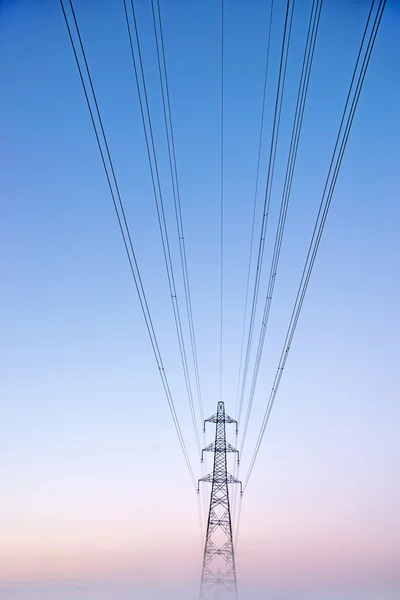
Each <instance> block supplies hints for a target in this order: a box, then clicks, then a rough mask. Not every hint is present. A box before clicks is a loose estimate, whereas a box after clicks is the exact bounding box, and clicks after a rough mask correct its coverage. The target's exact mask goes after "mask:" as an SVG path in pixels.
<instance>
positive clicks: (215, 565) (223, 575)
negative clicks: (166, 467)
mask: <svg viewBox="0 0 400 600" xmlns="http://www.w3.org/2000/svg"><path fill="white" fill-rule="evenodd" d="M206 422H208V423H215V424H216V428H215V429H216V431H215V441H214V442H212V443H211V444H209V445H208V446H207V447H206V448H204V450H203V451H202V453H201V460H202V461H203V453H204V452H214V469H213V472H212V473H210V474H209V475H206V476H205V477H202V478H201V479H199V486H200V481H205V482H208V483H211V484H212V487H211V498H210V510H209V513H208V522H207V533H206V540H205V544H204V558H203V569H202V573H201V586H200V599H201V600H206V599H207V600H208V599H211V598H215V595H213V594H216V593H217V594H218V591H220V592H221V591H222V590H225V591H226V593H227V594H228V595H227V597H230V598H235V599H236V598H237V584H236V566H235V553H234V549H233V536H232V520H231V511H230V504H229V489H228V484H229V483H239V484H240V493H242V484H241V482H240V481H238V479H236V478H235V477H233V475H230V474H229V473H228V470H227V457H226V455H227V452H236V453H237V456H238V459H237V460H238V464H239V452H238V451H237V450H236V448H234V447H233V446H231V445H230V444H229V443H228V442H227V441H226V433H225V424H226V423H236V433H237V421H235V420H234V419H232V418H231V417H229V416H228V415H226V414H225V407H224V403H223V402H218V406H217V412H216V414H215V415H213V416H212V417H210V418H209V419H206V420H205V421H204V431H205V427H206ZM198 491H199V489H198ZM217 597H218V596H217ZM223 597H225V596H223Z"/></svg>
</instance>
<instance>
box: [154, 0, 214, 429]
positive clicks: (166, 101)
mask: <svg viewBox="0 0 400 600" xmlns="http://www.w3.org/2000/svg"><path fill="white" fill-rule="evenodd" d="M156 1H157V16H158V25H159V30H160V40H161V44H160V46H161V55H162V70H163V73H164V81H165V94H164V89H163V84H162V76H161V65H160V53H159V44H158V39H157V27H156V19H155V14H154V0H152V13H153V24H154V33H155V37H156V44H157V57H158V67H159V73H160V82H161V91H162V99H163V108H164V120H165V128H166V134H167V141H168V155H169V163H170V171H171V179H172V187H173V196H174V206H175V216H176V225H177V229H178V238H179V251H180V258H181V265H182V275H183V283H184V289H185V300H186V310H187V315H188V321H189V334H190V343H191V347H192V356H193V365H194V372H195V378H196V388H197V399H198V404H199V411H200V420H201V422H203V421H204V413H203V401H202V394H201V386H200V374H199V363H198V358H197V345H196V336H195V328H194V319H193V310H192V299H191V292H190V280H189V272H188V264H187V257H186V245H185V236H184V229H183V217H182V206H181V196H180V188H179V179H178V169H177V162H176V152H175V140H174V129H173V126H172V113H171V102H170V94H169V85H168V72H167V61H166V56H165V46H164V34H163V26H162V18H161V9H160V2H159V0H156ZM165 106H166V107H167V112H168V119H167V115H166V108H165ZM168 125H169V127H168Z"/></svg>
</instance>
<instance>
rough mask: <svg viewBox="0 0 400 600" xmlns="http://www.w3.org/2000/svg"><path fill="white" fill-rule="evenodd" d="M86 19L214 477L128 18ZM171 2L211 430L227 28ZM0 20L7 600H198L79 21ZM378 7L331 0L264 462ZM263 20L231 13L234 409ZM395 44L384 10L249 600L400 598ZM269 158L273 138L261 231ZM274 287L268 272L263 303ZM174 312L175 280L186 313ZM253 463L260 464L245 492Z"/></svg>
mask: <svg viewBox="0 0 400 600" xmlns="http://www.w3.org/2000/svg"><path fill="white" fill-rule="evenodd" d="M75 5H76V11H77V15H78V19H79V22H80V25H81V30H82V36H83V39H84V42H85V46H86V50H87V55H88V60H89V64H90V67H91V69H92V74H93V79H94V82H95V85H96V90H97V93H98V98H99V103H100V108H101V111H102V116H103V119H104V123H105V127H106V131H107V135H108V138H109V143H110V147H111V149H112V153H113V156H114V162H115V165H116V170H117V176H118V179H119V182H120V187H121V190H122V194H123V198H124V201H125V204H126V210H127V216H128V219H129V223H130V226H131V231H132V236H133V239H134V244H135V248H136V251H137V257H138V261H139V265H140V268H141V272H142V275H143V281H144V285H145V288H146V292H147V294H148V299H149V305H150V310H151V312H152V315H153V318H154V323H155V328H156V331H157V335H158V337H159V341H160V347H161V351H162V353H163V356H164V359H165V366H166V369H167V372H168V375H169V379H170V382H171V388H172V390H173V395H174V398H175V402H176V406H177V410H178V413H179V417H180V419H181V423H182V428H183V431H184V435H185V438H186V439H187V444H188V448H189V453H190V457H191V459H192V462H193V464H194V465H195V471H196V476H200V468H199V464H198V462H197V452H196V447H195V444H194V441H193V439H192V437H193V436H192V432H191V424H190V414H189V408H188V403H187V399H186V396H185V388H184V385H183V377H182V370H181V365H180V360H179V354H178V346H177V341H176V334H175V331H174V326H173V319H172V310H171V303H170V298H169V293H168V287H167V280H166V274H165V268H164V264H163V260H162V251H161V242H160V237H159V232H158V226H157V221H156V212H155V205H154V199H153V197H152V192H151V182H150V176H149V170H148V164H147V162H146V161H147V159H146V156H145V146H144V139H143V132H142V129H141V123H140V115H139V110H138V101H137V95H136V91H135V88H134V80H133V74H132V68H131V64H130V55H129V47H128V39H127V34H126V31H125V29H124V20H123V4H122V2H110V1H109V0H101V1H97V2H94V0H85V1H84V0H77V1H76V3H75ZM161 6H162V10H163V17H164V30H165V42H166V52H167V60H168V68H169V77H170V80H169V84H170V91H171V103H172V111H173V119H174V128H175V139H176V149H177V160H178V169H179V175H180V185H181V197H182V205H183V215H184V224H185V232H186V245H187V253H188V263H189V273H190V279H191V285H192V296H193V311H194V318H195V327H196V333H197V342H198V351H199V365H200V374H201V382H202V391H203V399H204V410H205V413H206V415H208V414H211V413H213V412H214V411H215V404H216V401H217V400H218V389H219V388H218V385H219V384H218V355H219V347H218V337H219V316H218V303H219V296H218V294H219V291H218V277H219V270H218V251H219V221H218V218H219V185H220V181H219V141H220V140H219V132H220V121H219V108H220V107H219V102H220V96H219V85H220V62H219V56H220V55H219V52H220V45H219V44H220V21H219V12H218V10H217V7H216V4H215V2H212V1H211V0H207V1H206V2H203V3H181V2H178V0H170V1H168V2H167V1H166V0H163V1H162V3H161ZM310 6H311V3H310V2H309V1H308V0H298V2H297V3H296V11H295V20H294V36H293V44H292V47H291V54H290V61H289V70H288V81H287V89H286V96H285V101H284V105H283V115H282V127H281V138H280V142H279V147H278V159H277V165H276V177H275V185H274V188H273V195H272V205H271V219H270V228H269V231H268V234H267V250H266V258H267V259H268V260H269V258H270V255H271V250H272V245H273V239H274V238H273V233H274V226H276V223H277V215H278V210H279V202H280V194H281V190H282V177H283V172H284V171H283V169H284V167H285V161H286V158H287V150H288V141H289V135H290V129H291V118H292V116H293V107H294V102H295V93H296V86H297V85H298V77H299V73H300V67H301V58H302V54H301V53H302V48H303V46H304V35H305V31H306V25H307V19H308V15H309V10H310ZM0 7H1V8H0V11H1V12H0V77H1V81H2V89H3V93H2V94H1V98H0V103H1V121H2V127H1V129H2V134H1V135H2V144H1V147H2V160H1V166H0V169H1V179H2V182H3V183H2V192H3V193H2V203H1V218H0V240H1V242H0V243H1V256H2V260H1V263H0V264H1V276H2V281H3V285H2V291H1V296H0V302H1V311H0V315H1V316H0V320H1V331H2V341H3V343H2V344H1V350H0V352H1V361H0V364H1V367H0V368H1V388H2V389H1V397H2V414H3V417H2V419H1V424H0V437H1V447H2V452H1V459H0V469H1V478H2V481H3V482H4V491H3V492H2V495H1V499H0V527H1V530H2V532H3V534H4V535H3V536H2V540H1V541H0V558H1V560H0V563H1V564H2V565H3V566H2V567H1V568H0V587H2V588H4V591H3V593H2V596H1V597H5V598H6V600H11V599H14V598H18V599H20V600H25V599H26V600H28V599H29V600H33V599H34V598H35V593H36V592H34V591H33V590H34V586H35V585H39V586H41V590H42V591H41V592H40V593H41V596H40V597H44V594H45V593H48V594H49V599H50V598H51V600H62V598H63V597H64V596H63V594H64V595H65V594H68V597H70V596H69V594H70V593H71V591H70V590H69V591H68V590H67V591H65V590H64V591H63V588H64V587H66V586H69V585H73V586H76V585H79V586H82V587H83V588H84V589H83V590H80V591H79V593H78V592H76V594H77V598H82V600H91V598H92V597H93V594H95V597H96V599H98V598H100V597H101V594H103V595H104V598H105V599H106V598H111V597H112V598H117V597H118V596H117V594H118V593H120V597H121V600H122V599H123V598H124V597H125V596H124V594H126V592H124V591H123V590H121V591H120V592H117V591H116V589H114V588H113V586H115V585H117V584H118V585H126V586H127V585H129V586H136V587H135V589H136V590H137V589H139V588H140V589H141V590H142V591H141V592H140V594H144V593H145V592H144V591H143V589H142V588H143V587H144V588H145V589H146V593H148V595H149V597H150V598H152V597H153V596H154V598H157V594H159V593H160V592H159V589H158V587H157V586H158V585H159V583H160V581H161V582H164V581H167V584H166V585H168V586H169V587H168V589H171V590H174V593H175V594H179V593H180V592H179V589H180V588H179V586H183V587H184V592H182V594H187V593H188V591H187V590H186V587H185V586H189V587H190V589H195V587H196V584H197V581H198V577H199V567H200V560H201V545H200V537H199V530H198V523H197V508H196V498H195V494H194V493H193V490H192V488H191V487H190V479H189V478H188V475H187V473H186V471H185V465H184V462H183V459H182V457H181V456H180V454H179V446H178V443H177V440H176V438H175V437H174V430H173V425H172V421H171V419H170V415H169V412H168V408H167V405H166V401H165V398H164V396H163V393H162V388H161V385H160V382H159V379H158V374H157V369H156V366H155V363H154V358H153V355H152V352H151V347H150V344H149V341H148V338H147V333H146V330H145V325H144V322H143V319H142V315H141V313H140V308H139V304H138V301H137V298H136V295H135V294H136V292H135V290H134V286H133V282H132V279H131V278H130V274H129V270H128V265H127V261H126V258H125V256H124V252H123V246H122V243H121V239H120V236H119V232H118V229H117V225H116V220H115V215H114V213H113V209H112V204H111V200H110V197H109V193H108V190H107V186H106V181H105V177H104V173H103V172H102V169H101V164H100V160H99V156H98V151H97V148H96V146H95V139H94V135H93V132H92V130H91V124H90V120H89V116H88V113H87V108H86V106H85V103H84V97H83V93H82V90H81V88H80V84H79V79H78V75H77V72H76V66H75V64H74V61H73V55H72V50H71V47H70V45H69V40H68V38H67V33H66V30H65V25H64V23H63V19H62V13H61V10H60V8H59V5H58V3H51V2H49V1H46V0H40V1H39V0H37V1H34V2H28V1H27V0H3V2H1V4H0ZM283 8H284V6H283V3H279V2H278V3H277V8H276V11H275V17H274V22H273V30H272V32H273V37H272V54H271V72H270V79H269V86H270V89H271V92H270V93H269V95H268V96H267V113H266V130H265V140H267V139H268V133H269V132H270V127H271V115H272V106H273V105H272V97H273V90H274V85H275V84H276V72H277V71H276V68H277V61H278V44H279V39H280V36H281V33H282V23H283ZM368 8H369V3H368V2H365V1H363V0H360V1H358V2H346V1H344V0H343V1H338V2H336V1H334V0H326V1H325V2H324V7H323V12H322V17H321V29H320V35H319V39H318V42H317V49H316V56H315V63H314V67H313V72H312V78H311V84H310V90H309V98H308V103H307V107H306V113H305V119H304V129H303V134H302V138H301V142H300V149H299V158H298V163H297V168H296V173H295V179H294V184H293V193H292V198H291V204H290V208H289V214H288V220H287V226H286V231H285V238H284V244H283V249H282V256H281V263H280V267H279V273H278V278H277V284H276V288H275V296H274V300H273V304H272V312H271V322H270V326H269V331H268V333H267V341H266V345H265V351H264V356H263V362H262V369H261V373H260V378H259V384H258V388H257V394H256V397H255V403H254V411H253V419H252V421H251V424H250V430H249V438H248V449H247V450H246V451H245V452H247V453H248V454H250V450H251V448H252V445H253V444H254V441H255V437H256V434H257V432H258V426H259V422H260V418H261V417H262V414H263V411H264V407H265V402H266V399H267V397H268V394H269V390H270V386H271V381H272V376H273V373H274V370H275V369H276V365H277V360H278V356H279V353H280V350H281V346H282V343H283V338H284V334H285V330H286V327H287V323H288V320H289V316H290V312H291V307H292V304H293V301H294V296H295V292H296V289H297V285H298V282H299V278H300V274H301V269H302V264H303V262H304V258H305V254H306V251H307V246H308V243H309V239H310V235H311V232H312V227H313V222H314V219H315V215H316V211H317V207H318V203H319V200H320V198H321V193H322V189H323V183H324V179H325V177H326V173H327V169H328V165H329V159H330V156H331V153H332V150H333V144H334V139H335V135H336V132H337V128H338V125H339V121H340V116H341V111H342V109H343V105H344V101H345V96H346V93H347V88H348V84H349V81H350V77H351V72H352V68H353V65H354V62H355V57H356V52H357V49H358V44H359V41H360V38H361V35H362V29H363V26H364V23H365V19H366V15H367V12H368ZM137 11H138V19H139V27H140V36H141V41H142V44H143V55H144V62H145V69H146V76H147V78H148V86H149V98H150V104H151V109H152V115H153V118H154V130H155V136H156V144H157V149H158V154H159V160H160V170H161V173H162V182H163V188H164V189H165V205H166V211H167V219H168V225H169V227H170V231H171V233H170V237H171V240H172V242H171V243H172V252H173V259H174V262H175V265H176V267H175V268H176V270H177V272H179V262H178V246H177V237H176V231H175V229H174V216H173V205H172V197H171V190H170V183H169V182H168V172H167V153H166V146H165V140H164V138H163V128H162V111H161V104H160V97H159V89H158V79H157V77H158V75H157V72H156V70H155V66H156V63H155V46H154V38H153V37H152V30H151V27H150V25H151V21H150V8H149V3H148V2H147V1H144V0H142V1H140V2H137ZM268 14H269V3H264V2H261V1H258V2H257V1H254V2H251V3H248V4H246V6H244V5H243V3H239V2H233V1H232V2H226V46H225V48H226V60H225V66H226V69H225V72H226V80H225V132H226V137H225V175H226V177H225V207H226V212H225V215H226V218H225V304H224V316H225V320H224V348H225V361H224V399H225V402H226V407H227V412H230V413H233V412H234V410H235V400H236V385H237V371H238V365H239V352H240V335H241V322H242V318H243V307H244V291H245V288H244V286H245V277H246V265H247V256H248V244H249V236H250V226H251V210H252V201H253V198H254V181H255V169H256V159H257V142H258V135H259V123H260V110H261V95H262V86H263V69H264V63H265V51H266V33H267V24H268V20H267V17H268ZM399 25H400V9H399V5H398V2H395V1H394V0H392V1H391V2H390V1H388V3H387V8H386V12H385V15H384V18H383V21H382V26H381V30H380V32H379V35H378V39H377V43H376V47H375V50H374V54H373V57H372V60H371V64H370V68H369V71H368V74H367V78H366V82H365V86H364V90H363V93H362V97H361V100H360V103H359V108H358V111H357V114H356V119H355V122H354V126H353V130H352V133H351V137H350V141H349V144H348V148H347V151H346V155H345V159H344V162H343V167H342V170H341V174H340V177H339V181H338V184H337V188H336V192H335V196H334V199H333V202H332V208H331V212H330V214H329V217H328V221H327V225H326V229H325V232H324V236H323V240H322V243H321V247H320V251H319V254H318V258H317V262H316V265H315V269H314V272H313V276H312V280H311V283H310V287H309V290H308V294H307V298H306V301H305V304H304V309H303V312H302V315H301V319H300V323H299V327H298V330H297V333H296V337H295V342H294V344H293V348H292V350H291V354H290V358H289V361H288V364H287V369H286V372H285V374H284V377H283V379H282V385H281V388H280V391H279V395H278V398H277V402H276V405H275V407H274V411H273V414H272V418H271V421H270V424H269V426H268V429H267V435H266V438H265V440H264V444H263V446H262V450H261V452H260V455H259V458H258V462H257V464H256V467H255V470H254V474H253V478H252V480H251V483H250V485H249V488H248V493H247V494H246V496H245V498H244V500H243V512H242V521H241V530H240V537H239V545H238V552H237V568H238V576H239V580H240V581H241V586H242V589H244V590H246V593H247V594H248V598H249V600H251V598H252V596H251V594H256V596H255V598H257V597H264V596H263V594H264V593H265V590H271V589H273V590H277V591H276V595H277V598H279V599H280V598H281V597H282V595H283V596H284V597H285V600H286V597H287V598H288V599H289V600H291V597H292V596H291V594H294V596H295V597H296V598H298V597H299V594H301V593H304V594H308V597H311V596H310V595H311V594H312V593H314V594H318V599H319V600H321V599H322V598H324V597H325V596H326V597H327V599H329V600H331V596H332V594H335V593H337V594H339V597H340V598H341V599H342V600H343V598H344V597H345V594H346V593H347V594H348V595H349V597H352V598H354V597H355V596H354V595H353V596H351V593H352V590H354V589H357V590H358V591H357V594H358V595H359V598H360V600H372V599H373V600H375V597H376V598H380V599H382V598H384V595H383V594H384V593H387V594H388V600H389V599H390V600H392V598H394V597H395V594H398V593H399V589H400V588H399V585H400V582H399V579H398V575H397V574H398V572H400V569H399V563H398V560H399V559H398V557H399V556H400V547H399V539H400V535H399V534H400V520H399V513H398V505H399V500H400V486H399V482H398V477H397V472H398V456H399V451H400V442H399V440H398V430H399V423H400V409H399V403H398V389H399V383H400V382H399V371H398V359H399V351H398V344H397V339H398V334H399V329H400V327H399V325H400V323H399V316H398V306H399V300H400V287H399V283H398V277H397V272H398V256H399V250H400V247H399V246H400V242H399V238H398V231H397V229H398V227H397V224H398V222H399V217H400V214H399V213H400V209H399V203H398V189H399V165H398V157H399V155H400V153H399V150H400V148H399V144H400V142H399V140H400V120H399V118H398V106H399V100H400V84H399V81H400V78H399V69H398V65H399V59H400V47H399V40H398V28H399ZM268 89H269V88H268ZM267 153H268V144H267V143H264V145H263V152H262V161H261V173H262V177H261V181H262V185H261V192H260V194H259V202H258V212H257V219H258V220H257V229H256V236H257V235H259V223H260V219H261V215H260V212H261V198H262V187H263V185H265V177H266V166H267V155H268V154H267ZM266 265H268V262H266ZM268 266H269V265H268ZM266 273H267V267H266V268H265V272H264V279H263V283H262V286H264V287H262V289H264V290H265V286H266V281H265V274H266ZM182 291H183V288H182V283H181V281H180V278H179V287H178V295H180V297H181V298H182V300H183V297H182ZM264 293H265V292H264ZM182 306H183V304H182ZM182 310H183V309H182ZM258 322H259V320H258ZM185 327H186V324H185ZM185 331H186V330H185ZM209 435H211V434H209ZM248 460H249V456H247V457H246V455H245V456H244V457H243V468H242V473H241V475H242V476H243V477H244V476H245V473H246V466H247V464H248ZM299 557H301V560H299ZM149 580H151V581H154V582H155V583H154V586H153V584H150V583H149ZM32 586H33V587H32ZM46 586H47V587H48V588H49V589H48V590H47V592H45V591H43V590H44V589H46ZM110 586H111V589H112V592H111V591H109V590H110ZM14 588H15V589H17V590H19V591H18V592H14V591H13V590H14ZM288 588H289V589H288ZM93 589H94V590H95V592H93ZM188 589H189V588H188ZM7 590H9V591H7ZM252 590H253V591H252ZM254 590H255V592H254ZM302 590H305V591H302ZM137 593H139V592H137ZM274 593H275V592H274ZM257 594H258V596H257ZM324 594H325V596H324ZM353 594H354V591H353ZM141 597H143V596H141ZM332 597H334V596H332ZM152 600H153V598H152Z"/></svg>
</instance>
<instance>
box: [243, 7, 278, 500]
mask: <svg viewBox="0 0 400 600" xmlns="http://www.w3.org/2000/svg"><path fill="white" fill-rule="evenodd" d="M273 10H274V0H271V10H270V15H269V28H268V41H267V57H266V61H265V75H264V91H263V99H262V107H261V119H260V121H261V123H260V137H259V142H258V156H257V169H256V183H255V190H254V202H253V217H252V223H251V235H250V250H249V262H248V266H247V279H246V295H245V301H244V315H243V328H242V341H241V344H240V360H239V373H238V382H237V390H236V409H235V414H236V415H237V414H238V405H239V391H240V380H241V375H242V365H243V348H244V338H245V332H246V320H247V319H246V317H247V306H248V300H249V287H250V272H251V259H252V257H253V241H254V227H255V220H256V207H257V194H258V183H259V178H260V161H261V148H262V140H263V131H264V117H265V100H266V96H267V79H268V72H269V69H268V67H269V55H270V45H271V30H272V16H273ZM235 490H236V488H235Z"/></svg>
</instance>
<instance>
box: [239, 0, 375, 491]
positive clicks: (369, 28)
mask: <svg viewBox="0 0 400 600" xmlns="http://www.w3.org/2000/svg"><path fill="white" fill-rule="evenodd" d="M376 4H377V2H375V0H373V2H372V5H371V8H370V11H369V15H368V19H367V23H366V26H365V30H364V34H363V37H362V41H361V45H360V49H359V52H358V55H357V60H356V65H355V67H354V71H353V75H352V79H351V83H350V88H349V92H348V95H347V99H346V103H345V107H344V111H343V115H342V119H341V123H340V127H339V132H338V135H337V138H336V143H335V147H334V151H333V155H332V159H331V162H330V166H329V170H328V175H327V178H326V182H325V186H324V190H323V194H322V198H321V203H320V206H319V210H318V214H317V219H316V222H315V226H314V230H313V234H312V238H311V242H310V246H309V249H308V254H307V258H306V261H305V265H304V269H303V273H302V277H301V281H300V285H299V288H298V292H297V296H296V300H295V304H294V307H293V312H292V316H291V319H290V323H289V327H288V330H287V334H286V338H285V342H284V345H283V349H282V353H281V357H280V360H279V363H278V368H277V371H276V374H275V378H274V382H273V385H272V389H271V392H270V395H269V399H268V402H267V407H266V410H265V413H264V417H263V421H262V424H261V429H260V433H259V435H258V439H257V442H256V446H255V449H254V452H253V455H252V459H251V461H250V466H249V471H248V473H247V476H246V479H245V482H244V490H245V489H246V488H247V486H248V483H249V480H250V477H251V474H252V472H253V468H254V464H255V461H256V459H257V456H258V453H259V450H260V446H261V443H262V440H263V437H264V434H265V429H266V427H267V424H268V421H269V417H270V414H271V410H272V407H273V405H274V402H275V398H276V394H277V392H278V389H279V385H280V382H281V379H282V374H283V370H284V368H285V364H286V360H287V357H288V354H289V351H290V348H291V345H292V341H293V336H294V334H295V331H296V327H297V323H298V320H299V316H300V313H301V309H302V306H303V302H304V298H305V295H306V292H307V287H308V283H309V281H310V277H311V273H312V269H313V266H314V263H315V258H316V255H317V252H318V248H319V244H320V241H321V236H322V233H323V230H324V226H325V223H326V218H327V216H328V212H329V208H330V204H331V201H332V196H333V193H334V190H335V186H336V182H337V178H338V175H339V172H340V167H341V164H342V160H343V156H344V152H345V150H346V146H347V141H348V138H349V135H350V131H351V127H352V124H353V120H354V115H355V112H356V109H357V105H358V101H359V98H360V94H361V91H362V87H363V84H364V80H365V75H366V72H367V69H368V65H369V62H370V59H371V54H372V50H373V48H374V45H375V40H376V36H377V33H378V30H379V26H380V23H381V20H382V15H383V11H384V8H385V5H386V0H380V2H379V4H378V8H376ZM374 9H376V11H374ZM374 13H375V18H374V19H372V17H373V14H374ZM372 21H373V22H372ZM371 22H372V25H371ZM368 33H369V35H368V42H366V39H367V34H368Z"/></svg>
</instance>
